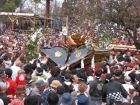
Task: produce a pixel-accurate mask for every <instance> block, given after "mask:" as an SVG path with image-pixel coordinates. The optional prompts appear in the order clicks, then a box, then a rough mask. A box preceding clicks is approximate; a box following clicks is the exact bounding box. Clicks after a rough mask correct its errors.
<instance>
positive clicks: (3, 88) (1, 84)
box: [0, 82, 10, 105]
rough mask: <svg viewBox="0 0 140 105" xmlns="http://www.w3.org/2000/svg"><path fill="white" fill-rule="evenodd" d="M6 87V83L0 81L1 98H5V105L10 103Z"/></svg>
mask: <svg viewBox="0 0 140 105" xmlns="http://www.w3.org/2000/svg"><path fill="white" fill-rule="evenodd" d="M6 89H7V87H6V83H4V82H0V99H2V100H3V103H4V105H8V103H9V102H10V101H9V99H8V96H7V94H6Z"/></svg>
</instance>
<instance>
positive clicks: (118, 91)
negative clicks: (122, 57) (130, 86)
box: [103, 74, 128, 105]
mask: <svg viewBox="0 0 140 105" xmlns="http://www.w3.org/2000/svg"><path fill="white" fill-rule="evenodd" d="M112 79H113V75H112V74H107V76H106V78H105V83H106V84H105V85H104V87H103V99H106V103H107V104H110V100H112V99H113V100H114V102H115V104H116V105H120V104H122V101H123V100H122V99H123V97H124V98H127V96H128V93H127V91H126V90H125V89H124V87H123V86H122V84H121V83H119V82H116V81H112ZM103 101H104V102H105V100H103Z"/></svg>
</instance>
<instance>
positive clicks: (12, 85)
mask: <svg viewBox="0 0 140 105" xmlns="http://www.w3.org/2000/svg"><path fill="white" fill-rule="evenodd" d="M4 82H5V83H6V84H7V93H8V95H13V96H14V95H15V92H16V87H17V84H16V82H15V81H13V80H12V79H11V78H6V79H4Z"/></svg>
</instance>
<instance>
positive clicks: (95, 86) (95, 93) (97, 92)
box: [89, 70, 104, 105]
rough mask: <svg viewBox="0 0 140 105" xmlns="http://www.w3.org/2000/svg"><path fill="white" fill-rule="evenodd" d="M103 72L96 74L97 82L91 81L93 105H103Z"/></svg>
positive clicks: (90, 92)
mask: <svg viewBox="0 0 140 105" xmlns="http://www.w3.org/2000/svg"><path fill="white" fill-rule="evenodd" d="M101 75H102V71H101V70H97V71H96V72H95V80H93V81H90V82H89V85H90V90H89V95H90V97H91V102H92V105H101V104H102V87H103V85H104V84H103V80H102V79H101Z"/></svg>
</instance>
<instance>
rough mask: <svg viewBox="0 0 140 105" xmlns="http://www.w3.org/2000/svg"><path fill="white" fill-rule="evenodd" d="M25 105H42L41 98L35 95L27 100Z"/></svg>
mask: <svg viewBox="0 0 140 105" xmlns="http://www.w3.org/2000/svg"><path fill="white" fill-rule="evenodd" d="M24 105H41V97H40V96H39V95H33V96H30V97H28V98H26V99H25V101H24Z"/></svg>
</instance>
